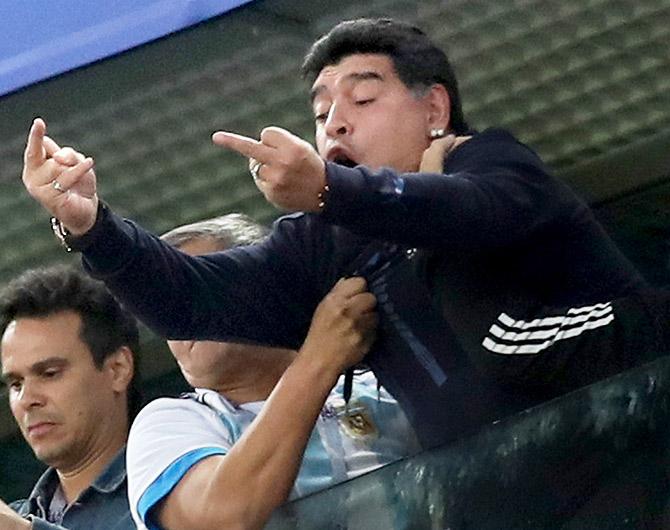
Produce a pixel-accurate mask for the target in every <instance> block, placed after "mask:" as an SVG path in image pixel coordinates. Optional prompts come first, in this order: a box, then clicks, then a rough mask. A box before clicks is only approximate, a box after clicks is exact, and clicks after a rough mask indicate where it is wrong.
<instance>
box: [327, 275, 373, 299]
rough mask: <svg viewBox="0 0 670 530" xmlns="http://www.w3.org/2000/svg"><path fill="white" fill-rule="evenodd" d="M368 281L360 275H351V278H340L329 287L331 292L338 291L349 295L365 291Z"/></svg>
mask: <svg viewBox="0 0 670 530" xmlns="http://www.w3.org/2000/svg"><path fill="white" fill-rule="evenodd" d="M367 288H368V282H367V281H366V280H365V278H363V277H362V276H352V277H351V278H341V279H340V280H339V281H338V282H337V283H336V284H335V286H334V287H333V288H332V289H331V291H332V292H338V293H340V294H342V295H344V296H346V297H351V296H354V295H356V294H359V293H363V292H365V291H367Z"/></svg>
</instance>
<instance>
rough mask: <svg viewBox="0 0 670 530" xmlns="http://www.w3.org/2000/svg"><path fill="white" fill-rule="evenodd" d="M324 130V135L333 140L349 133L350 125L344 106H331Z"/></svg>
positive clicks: (335, 104)
mask: <svg viewBox="0 0 670 530" xmlns="http://www.w3.org/2000/svg"><path fill="white" fill-rule="evenodd" d="M325 128H326V134H327V135H328V136H330V137H333V138H334V137H337V136H341V135H343V134H350V133H351V123H350V121H349V119H348V117H347V113H346V109H345V107H344V106H342V105H339V104H337V103H334V104H333V105H331V107H330V110H329V111H328V117H327V118H326V125H325Z"/></svg>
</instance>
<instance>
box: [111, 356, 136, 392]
mask: <svg viewBox="0 0 670 530" xmlns="http://www.w3.org/2000/svg"><path fill="white" fill-rule="evenodd" d="M105 371H107V372H108V373H109V375H110V377H111V381H112V389H113V390H114V391H115V392H119V393H125V392H126V390H127V389H128V386H129V385H130V381H131V380H132V379H133V374H134V373H135V362H134V361H133V352H132V351H131V350H130V348H128V346H121V347H120V348H119V349H118V350H116V351H115V352H114V353H112V354H111V355H110V356H109V357H107V359H105Z"/></svg>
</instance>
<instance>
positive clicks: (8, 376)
mask: <svg viewBox="0 0 670 530" xmlns="http://www.w3.org/2000/svg"><path fill="white" fill-rule="evenodd" d="M69 364H70V361H69V360H68V359H65V358H64V357H48V358H46V359H44V360H42V361H38V362H36V363H35V364H33V365H31V366H30V368H29V371H30V373H33V374H35V373H37V374H40V373H42V372H44V371H45V370H48V369H49V368H53V367H59V368H62V367H66V366H69ZM18 378H19V375H18V374H16V373H14V372H3V373H2V374H0V380H1V381H2V382H3V383H5V384H7V382H8V381H10V380H14V379H18Z"/></svg>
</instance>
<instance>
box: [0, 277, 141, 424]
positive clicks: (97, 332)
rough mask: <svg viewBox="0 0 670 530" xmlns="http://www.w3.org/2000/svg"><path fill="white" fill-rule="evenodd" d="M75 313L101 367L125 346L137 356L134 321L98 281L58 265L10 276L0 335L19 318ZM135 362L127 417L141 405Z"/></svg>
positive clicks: (1, 304) (0, 309) (1, 299)
mask: <svg viewBox="0 0 670 530" xmlns="http://www.w3.org/2000/svg"><path fill="white" fill-rule="evenodd" d="M61 311H74V312H75V313H77V314H78V315H79V316H80V317H81V322H82V325H81V329H80V331H79V336H80V338H81V340H82V341H83V342H84V344H86V345H87V346H88V348H89V350H90V352H91V356H92V357H93V363H94V365H95V366H96V368H98V369H100V368H101V367H102V365H103V363H104V361H105V359H107V357H109V356H110V355H111V354H112V353H114V352H115V351H117V350H118V349H119V348H120V347H122V346H127V347H128V348H129V349H130V350H131V352H132V354H133V360H135V359H136V356H137V355H138V354H139V331H138V328H137V322H136V321H135V319H134V318H133V316H132V315H131V314H130V313H128V312H127V311H126V310H125V309H123V308H122V307H121V305H120V304H119V303H118V302H117V301H116V299H115V298H114V297H113V296H112V294H111V293H110V292H109V291H108V290H107V288H106V287H105V285H104V284H103V283H102V282H99V281H96V280H94V279H92V278H90V277H89V276H87V275H85V274H84V273H82V272H79V271H78V270H76V269H74V268H72V267H68V266H63V265H58V266H53V267H45V268H37V269H31V270H28V271H26V272H24V273H23V274H21V275H20V276H18V277H17V278H15V279H14V280H12V281H11V282H10V283H9V284H8V285H7V286H6V287H5V288H4V290H3V291H2V293H1V294H0V336H1V335H2V334H4V332H5V330H6V329H7V326H8V325H9V324H10V322H12V321H13V320H16V319H18V318H26V317H27V318H32V317H38V318H39V317H46V316H49V315H53V314H55V313H60V312H61ZM138 382H139V375H138V371H137V365H136V363H135V369H134V373H133V378H132V380H131V382H130V385H129V387H128V415H129V421H131V420H132V419H133V418H134V417H135V415H136V414H137V412H139V409H140V407H141V405H142V402H141V395H140V391H139V384H138Z"/></svg>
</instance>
